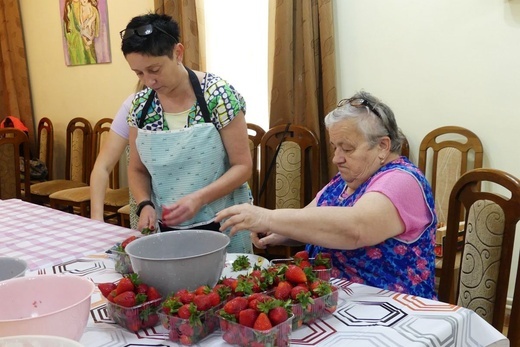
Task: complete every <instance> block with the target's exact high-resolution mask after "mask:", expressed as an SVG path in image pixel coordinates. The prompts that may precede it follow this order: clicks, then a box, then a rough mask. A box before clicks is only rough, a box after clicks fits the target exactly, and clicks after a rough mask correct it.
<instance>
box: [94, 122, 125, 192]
mask: <svg viewBox="0 0 520 347" xmlns="http://www.w3.org/2000/svg"><path fill="white" fill-rule="evenodd" d="M112 121H113V119H112V118H102V119H100V120H99V121H97V123H96V124H95V125H94V134H93V136H92V166H94V163H95V162H96V158H97V156H98V154H99V151H100V150H101V147H102V146H103V142H104V141H105V140H106V137H107V136H108V133H109V132H110V126H111V125H112ZM108 186H109V188H112V189H118V188H119V161H118V162H117V163H116V165H115V166H114V169H113V170H112V172H111V173H110V175H109V177H108Z"/></svg>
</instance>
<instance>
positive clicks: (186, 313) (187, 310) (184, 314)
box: [177, 304, 191, 319]
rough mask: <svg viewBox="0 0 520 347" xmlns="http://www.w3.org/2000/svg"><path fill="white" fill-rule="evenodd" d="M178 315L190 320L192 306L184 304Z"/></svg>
mask: <svg viewBox="0 0 520 347" xmlns="http://www.w3.org/2000/svg"><path fill="white" fill-rule="evenodd" d="M177 314H178V315H179V318H182V319H189V318H190V316H191V312H190V304H184V305H182V306H181V307H179V311H178V312H177Z"/></svg>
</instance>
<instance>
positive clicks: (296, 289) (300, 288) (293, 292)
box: [291, 286, 309, 300]
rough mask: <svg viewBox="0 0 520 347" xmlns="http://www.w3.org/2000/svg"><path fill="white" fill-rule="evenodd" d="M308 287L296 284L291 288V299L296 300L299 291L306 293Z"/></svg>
mask: <svg viewBox="0 0 520 347" xmlns="http://www.w3.org/2000/svg"><path fill="white" fill-rule="evenodd" d="M308 292H309V289H307V288H305V287H303V286H296V287H294V288H293V289H292V290H291V299H293V300H298V299H297V298H298V294H300V293H308Z"/></svg>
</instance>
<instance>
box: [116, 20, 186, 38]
mask: <svg viewBox="0 0 520 347" xmlns="http://www.w3.org/2000/svg"><path fill="white" fill-rule="evenodd" d="M154 30H157V31H160V32H161V33H163V34H165V35H167V36H169V37H171V38H172V39H174V40H175V43H177V39H176V38H175V37H173V36H172V35H171V34H169V33H168V32H166V31H164V30H163V29H161V28H158V27H156V26H154V25H153V24H146V25H143V26H140V27H137V28H128V29H123V30H121V31H120V32H119V35H120V36H121V40H126V39H127V38H129V37H132V36H134V35H137V36H139V37H146V36H148V35H151V34H152V33H153V31H154Z"/></svg>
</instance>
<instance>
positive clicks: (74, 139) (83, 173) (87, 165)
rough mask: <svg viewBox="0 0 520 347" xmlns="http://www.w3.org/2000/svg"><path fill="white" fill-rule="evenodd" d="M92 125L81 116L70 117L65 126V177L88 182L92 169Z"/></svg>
mask: <svg viewBox="0 0 520 347" xmlns="http://www.w3.org/2000/svg"><path fill="white" fill-rule="evenodd" d="M91 151H92V125H91V124H90V122H89V121H88V120H87V119H85V118H82V117H76V118H74V119H72V120H71V121H70V122H69V124H68V126H67V149H66V152H67V154H66V158H65V179H66V180H71V181H77V182H84V183H89V180H90V171H91V169H92V155H91Z"/></svg>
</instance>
